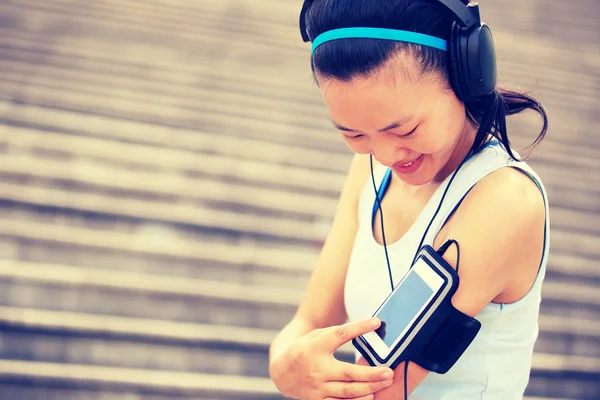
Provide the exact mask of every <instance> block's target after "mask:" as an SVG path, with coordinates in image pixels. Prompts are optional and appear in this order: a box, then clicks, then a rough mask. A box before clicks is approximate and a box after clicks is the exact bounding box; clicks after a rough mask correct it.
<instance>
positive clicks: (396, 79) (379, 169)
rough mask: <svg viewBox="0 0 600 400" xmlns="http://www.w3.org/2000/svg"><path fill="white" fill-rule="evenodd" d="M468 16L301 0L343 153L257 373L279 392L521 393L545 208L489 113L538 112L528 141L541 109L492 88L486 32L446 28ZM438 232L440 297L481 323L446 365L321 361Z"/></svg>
mask: <svg viewBox="0 0 600 400" xmlns="http://www.w3.org/2000/svg"><path fill="white" fill-rule="evenodd" d="M459 8H460V9H459ZM452 10H454V12H452ZM473 16H477V17H478V9H477V7H467V6H466V5H465V4H463V2H460V1H459V0H453V1H433V0H387V1H370V0H344V1H343V2H342V1H335V0H315V1H306V2H305V5H304V7H303V13H302V16H301V26H303V25H304V23H305V24H306V28H307V37H306V39H310V40H311V41H312V42H313V49H314V53H313V55H312V58H311V64H312V69H313V73H314V78H315V81H316V83H317V85H318V87H319V89H320V90H321V93H322V96H323V99H324V102H325V104H326V106H327V109H328V111H329V113H330V116H331V119H332V121H333V123H334V125H335V127H336V128H337V129H338V130H339V132H340V134H341V136H342V140H344V141H345V142H346V144H347V145H348V147H349V148H350V149H351V150H352V151H353V152H354V153H355V154H356V155H355V157H354V160H353V162H352V164H351V167H350V170H349V173H348V177H347V181H346V184H345V187H344V189H343V191H342V194H341V197H340V199H339V205H338V208H337V211H336V214H335V217H334V222H333V225H332V228H331V231H330V233H329V235H328V237H327V240H326V241H325V244H324V246H323V249H322V252H321V255H320V258H319V261H318V263H317V266H316V268H315V270H314V272H313V274H312V277H311V279H310V281H309V284H308V288H307V292H306V295H305V298H304V299H303V301H302V302H301V304H300V306H299V308H298V311H297V313H296V315H295V316H294V318H293V319H292V321H291V322H290V323H289V324H288V325H287V326H286V327H285V328H284V329H283V330H282V331H281V332H280V333H279V335H278V336H277V337H276V339H275V340H274V342H273V343H272V346H271V351H270V356H271V363H270V374H271V377H272V379H273V381H274V382H275V384H276V385H277V387H278V388H279V390H280V391H281V392H282V393H283V394H284V395H286V396H288V397H291V398H296V399H308V400H313V399H315V400H317V399H318V400H321V399H327V400H331V399H373V398H374V399H377V400H384V399H402V398H404V393H405V390H406V392H407V393H408V394H409V395H410V398H411V399H415V400H417V399H427V400H433V399H444V400H459V399H460V400H465V399H486V400H516V399H522V397H523V392H524V390H525V387H526V386H527V382H528V378H529V372H530V368H531V358H532V352H533V346H534V342H535V340H536V338H537V333H538V325H537V320H538V313H539V302H540V292H541V283H542V280H543V278H544V273H545V268H546V259H547V255H548V244H549V243H548V240H549V236H548V234H549V232H548V207H547V204H548V203H547V199H546V193H545V190H544V187H543V185H542V183H541V181H540V180H539V177H538V176H537V175H536V174H535V172H534V171H532V170H531V168H530V167H529V166H527V164H526V163H525V162H523V161H520V160H519V156H518V154H516V153H515V152H514V151H513V150H512V149H511V147H510V142H509V139H508V136H507V127H506V123H505V117H506V116H507V115H512V114H517V113H519V112H521V111H523V110H526V109H532V110H535V111H537V112H538V113H540V115H541V116H542V118H543V129H542V131H541V133H540V135H539V136H538V138H537V140H536V143H537V142H539V141H540V140H541V139H542V138H543V136H544V135H545V132H546V128H547V117H546V113H545V111H544V109H543V107H542V106H541V105H540V104H539V103H538V102H537V101H536V100H535V99H534V98H532V97H530V96H529V95H526V94H521V93H516V92H512V91H508V90H503V89H500V88H497V87H496V86H495V60H494V58H493V57H494V55H493V42H492V39H491V35H490V34H489V30H487V28H486V27H485V26H483V27H482V26H481V24H479V23H477V24H475V25H474V26H471V27H470V28H467V27H463V28H462V29H459V28H460V26H461V25H463V26H469V24H471V25H473V23H474V21H473V18H472V17H473ZM476 22H478V21H476ZM350 27H359V28H361V29H362V28H367V29H362V30H361V31H360V32H358V31H357V30H354V31H353V30H348V29H345V28H350ZM373 28H374V29H373ZM407 31H409V32H416V33H417V34H418V35H412V36H411V34H406V33H405V32H407ZM475 35H479V36H475ZM403 38H404V39H403ZM475 40H479V45H478V46H475V47H476V48H475V49H473V48H472V47H473V46H471V49H470V50H469V45H468V43H471V44H472V43H474V41H475ZM471 51H475V52H476V53H475V54H471V53H469V52H471ZM474 66H475V67H476V68H475V69H473V68H474ZM469 68H471V69H470V70H468V71H465V69H469ZM477 68H479V70H478V69H477ZM478 75H481V76H478ZM371 162H373V164H371V165H370V163H371ZM372 168H373V169H374V170H372ZM371 174H372V175H373V176H371ZM374 186H375V187H376V189H377V190H378V192H379V196H380V197H379V198H380V199H381V198H382V200H381V201H380V202H376V195H375V193H374V190H373V189H374ZM459 205H460V207H459ZM378 206H380V207H378ZM383 210H385V213H383ZM384 227H385V229H383V228H384ZM449 239H453V240H456V242H457V243H459V244H460V270H459V271H460V272H459V276H460V286H459V288H458V291H457V293H456V294H455V296H454V297H453V299H452V303H453V305H454V306H455V307H456V308H457V309H458V310H460V311H462V312H463V313H465V314H467V315H469V316H471V317H475V318H476V319H477V320H479V321H480V322H481V329H480V331H479V333H478V334H477V336H476V337H475V340H474V341H473V342H472V343H471V345H470V346H469V347H468V348H467V350H466V351H465V353H464V354H463V355H462V356H461V357H460V359H459V360H458V361H457V362H456V364H455V365H454V366H453V367H452V368H451V370H450V371H449V372H448V373H446V374H436V373H430V372H428V371H427V370H425V369H424V368H422V367H420V366H418V365H416V364H414V363H409V364H408V365H405V363H403V364H400V366H401V368H396V369H395V370H393V371H392V370H389V369H387V368H383V367H371V366H369V365H368V364H367V363H366V362H365V360H364V359H363V358H362V357H359V354H358V353H357V362H356V365H353V364H348V363H343V362H340V361H337V360H336V359H335V358H334V357H333V355H332V353H333V352H334V351H335V350H336V349H337V348H339V347H340V346H341V345H342V344H344V343H346V342H348V341H350V340H351V339H352V338H354V337H357V336H359V335H361V334H365V333H367V332H370V331H374V330H376V329H377V328H378V327H379V324H380V322H379V321H378V320H376V319H371V318H370V317H371V316H372V315H373V313H374V312H375V310H377V308H378V307H379V305H380V304H381V303H382V302H383V301H384V300H385V299H386V297H387V296H388V295H389V293H390V291H391V286H394V285H396V284H397V283H398V282H399V281H400V279H401V278H402V277H403V276H404V275H405V274H406V272H407V271H408V269H409V268H410V266H411V263H412V261H413V256H414V254H415V251H417V250H418V249H419V247H420V246H421V245H423V244H430V245H432V246H433V247H434V248H436V249H437V248H439V247H440V246H441V245H442V244H443V243H445V242H446V241H447V240H449ZM457 255H458V252H457V250H456V249H455V248H454V247H450V248H449V250H448V251H447V252H446V253H445V254H444V258H445V259H446V260H447V261H448V262H449V263H450V264H451V265H452V266H454V267H456V264H457ZM388 260H389V271H388V263H387V261H388ZM347 321H350V322H347ZM346 322H347V323H346ZM406 366H407V369H405V367H406Z"/></svg>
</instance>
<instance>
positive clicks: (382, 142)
mask: <svg viewBox="0 0 600 400" xmlns="http://www.w3.org/2000/svg"><path fill="white" fill-rule="evenodd" d="M408 153H409V151H408V149H406V148H404V147H398V143H394V141H393V140H389V139H384V138H378V140H372V142H371V155H372V156H373V157H375V159H376V160H377V162H379V163H380V164H382V165H384V166H386V167H391V166H392V164H394V163H395V162H396V161H399V160H402V159H404V158H406V157H407V156H408Z"/></svg>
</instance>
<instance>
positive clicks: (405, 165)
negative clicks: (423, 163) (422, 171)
mask: <svg viewBox="0 0 600 400" xmlns="http://www.w3.org/2000/svg"><path fill="white" fill-rule="evenodd" d="M413 163H414V161H411V162H409V163H408V164H404V165H403V167H410V166H411V165H413Z"/></svg>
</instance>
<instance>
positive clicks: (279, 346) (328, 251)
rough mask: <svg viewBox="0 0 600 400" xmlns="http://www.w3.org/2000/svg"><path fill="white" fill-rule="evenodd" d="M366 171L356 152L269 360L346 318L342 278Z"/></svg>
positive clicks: (344, 276) (366, 159) (363, 159)
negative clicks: (329, 223)
mask: <svg viewBox="0 0 600 400" xmlns="http://www.w3.org/2000/svg"><path fill="white" fill-rule="evenodd" d="M368 173H369V160H368V157H364V156H355V157H354V159H353V161H352V164H351V166H350V171H349V173H348V177H347V179H346V183H345V185H344V188H343V190H342V193H341V195H340V199H339V203H338V208H337V210H336V214H335V216H334V219H333V224H332V227H331V230H330V232H329V234H328V236H327V239H326V240H325V243H324V245H323V249H322V250H321V254H320V256H319V259H318V262H317V265H316V267H315V269H314V271H313V273H312V275H311V278H310V280H309V282H308V286H307V289H306V294H305V296H304V298H303V300H302V301H301V303H300V305H299V307H298V311H297V312H296V315H295V316H294V318H293V319H292V320H291V321H290V323H288V324H287V325H286V326H285V328H283V330H282V331H281V332H280V333H279V334H278V335H277V337H276V338H275V340H274V341H273V343H272V345H271V349H270V356H271V360H273V359H274V358H275V357H277V356H278V355H279V354H280V353H281V352H282V351H283V350H285V349H286V348H287V347H288V346H289V345H290V343H291V342H293V341H294V340H296V339H298V338H300V337H302V336H304V335H306V334H307V333H309V332H311V331H313V330H315V329H319V328H325V327H328V326H332V325H339V324H342V323H344V322H345V321H346V319H347V316H346V312H345V308H344V281H345V279H346V270H347V268H348V262H349V259H350V252H351V250H352V246H353V244H354V238H355V235H356V230H357V228H358V220H357V217H358V216H357V211H358V208H357V207H358V199H359V196H360V193H361V190H362V188H363V186H364V184H365V182H366V179H367V177H368Z"/></svg>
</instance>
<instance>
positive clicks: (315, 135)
mask: <svg viewBox="0 0 600 400" xmlns="http://www.w3.org/2000/svg"><path fill="white" fill-rule="evenodd" d="M0 66H1V67H2V69H3V70H5V73H4V74H3V78H4V79H5V80H6V84H7V85H11V84H12V85H14V84H17V83H18V84H19V85H21V86H23V85H25V86H36V87H37V86H40V87H43V88H44V90H45V91H48V90H50V91H53V92H54V94H55V95H59V93H60V92H78V95H79V96H84V95H85V94H89V93H94V94H97V95H99V96H109V97H118V98H119V102H122V101H125V100H126V99H127V100H128V104H129V105H130V106H129V109H130V110H131V111H132V112H133V113H134V115H138V116H139V115H141V114H140V112H141V111H140V108H143V107H148V105H149V104H152V105H153V106H159V105H160V104H163V105H164V107H165V111H166V110H169V109H173V107H174V105H176V106H177V107H179V108H180V109H181V111H182V112H184V111H185V110H191V109H193V112H194V114H196V115H202V113H206V112H208V113H209V114H207V116H206V118H210V119H211V120H212V121H213V122H216V121H218V120H219V119H220V118H221V116H225V117H227V116H229V115H230V114H232V113H233V114H235V115H237V116H238V118H242V119H244V118H246V119H247V118H256V117H257V116H260V117H261V118H262V119H264V120H265V121H268V123H269V124H271V123H276V122H277V121H279V120H281V117H280V116H282V115H287V116H289V117H286V118H285V121H280V122H279V123H278V124H275V125H273V124H271V125H269V126H267V125H264V124H263V126H261V128H262V129H255V128H257V122H256V121H255V122H254V123H253V124H252V126H253V127H248V126H247V127H246V129H243V130H241V131H239V132H241V133H242V134H243V135H244V136H251V137H257V138H264V137H265V133H267V134H269V133H271V132H272V133H273V135H272V136H273V137H275V140H277V141H282V140H283V141H288V142H293V144H294V145H301V146H306V144H307V143H309V144H311V145H313V146H314V145H316V146H317V147H320V148H323V149H327V150H330V151H335V152H346V151H347V150H346V148H345V146H342V145H341V140H339V138H338V135H336V134H334V133H335V132H334V131H333V130H332V127H331V125H330V123H329V120H328V118H327V117H326V116H325V115H324V114H323V113H324V109H323V106H322V105H320V104H319V105H317V106H318V109H319V110H320V111H319V112H317V111H316V110H314V109H313V108H315V107H314V106H312V105H309V106H305V105H302V104H298V102H294V103H292V104H291V105H286V102H284V101H282V100H280V99H272V97H271V96H269V95H265V96H266V97H264V98H263V97H261V96H260V95H259V94H258V95H257V94H256V93H252V94H240V93H239V91H235V92H233V91H231V92H229V91H224V90H223V89H221V88H218V89H214V91H211V89H207V88H202V90H201V91H199V92H198V93H197V95H196V96H194V97H190V96H191V93H195V92H194V91H192V90H190V89H189V87H187V86H180V89H179V90H178V91H177V90H176V88H177V86H175V85H173V84H172V83H168V84H167V83H165V84H163V85H162V86H160V85H159V86H158V87H159V88H160V91H158V89H153V87H155V86H157V85H158V83H157V82H156V81H151V82H148V81H145V80H141V79H140V78H139V77H138V78H137V81H138V82H139V83H138V84H137V86H136V85H134V84H133V83H132V82H136V79H134V78H127V79H126V80H124V82H123V83H122V84H120V85H118V83H119V82H118V81H119V79H123V78H122V77H121V76H113V75H108V76H107V77H106V78H105V79H104V81H103V80H102V76H103V75H107V74H106V73H103V72H102V70H99V71H90V72H88V71H81V70H79V69H76V70H71V71H70V70H68V69H65V68H63V67H60V68H58V67H52V66H38V65H36V66H35V73H33V70H32V73H31V74H27V70H28V69H31V68H33V67H32V66H31V65H29V64H27V63H18V62H16V61H14V60H1V59H0ZM115 81H116V82H115ZM38 91H39V88H38ZM28 92H33V93H36V91H35V88H31V89H30V90H28ZM21 96H23V93H21ZM60 96H61V98H62V97H67V98H68V94H66V93H62V95H60ZM185 96H187V100H185V99H186V97H185ZM71 97H73V95H71ZM148 97H151V98H152V99H153V100H152V101H150V102H149V101H148ZM205 97H210V98H211V101H210V103H208V102H206V101H205V100H204V98H205ZM35 98H44V96H43V95H36V96H35ZM275 100H276V101H275ZM136 101H137V102H138V103H141V104H142V105H141V106H138V107H136V106H135V102H136ZM269 101H272V102H274V104H273V105H272V106H269V104H268V102H269ZM102 103H105V101H102ZM253 103H260V109H261V110H262V109H264V108H267V109H273V110H276V115H275V116H271V115H269V114H265V113H264V112H260V111H259V110H253V109H252V108H251V107H249V104H253ZM207 107H208V108H209V109H207ZM211 107H212V109H211ZM214 107H221V111H217V110H216V109H214ZM307 107H310V108H308V109H307ZM104 108H106V107H104ZM95 109H98V110H100V109H101V107H99V106H96V107H95ZM107 110H108V109H107ZM203 110H204V111H203ZM274 112H275V111H274ZM240 113H241V114H240ZM307 113H308V114H311V115H315V114H316V115H317V116H318V115H320V114H323V115H322V116H320V117H319V118H317V119H316V121H317V122H315V123H314V126H310V125H307V124H306V123H305V122H302V121H294V120H293V118H296V115H298V114H300V115H304V114H307ZM163 114H164V112H163ZM179 114H181V113H179ZM119 115H121V116H123V114H119ZM229 119H230V118H229ZM155 122H157V121H155ZM231 123H232V121H228V122H224V124H231ZM290 124H293V125H294V128H295V129H293V130H290V129H289V126H290ZM517 124H518V125H519V126H518V127H517V128H518V129H519V127H520V125H521V124H522V123H520V122H518V121H517ZM324 130H329V131H332V134H331V135H324V134H323V131H324ZM239 134H240V133H238V135H239ZM299 137H301V138H302V141H300V142H297V139H298V138H299ZM307 138H309V139H310V140H306V139H307ZM556 139H558V138H557V137H555V136H553V135H549V136H548V138H547V139H546V140H545V141H544V146H543V149H544V151H539V152H536V153H534V154H535V157H534V159H539V160H542V161H544V162H545V164H547V165H548V166H550V167H555V166H556V165H557V164H558V163H567V164H568V165H569V166H570V167H576V168H580V169H585V167H590V166H597V165H598V160H596V159H595V158H593V154H589V156H588V155H587V154H586V153H587V152H588V151H586V149H585V148H584V147H583V146H580V145H579V146H577V145H566V146H567V147H568V148H575V149H573V150H575V151H577V152H578V153H579V156H578V157H568V156H567V154H566V153H565V148H564V146H565V144H564V143H559V142H555V140H556ZM528 141H529V139H527V138H526V141H525V140H523V139H520V138H519V137H517V138H515V142H516V143H517V146H518V147H521V146H526V145H527V144H529V143H528ZM553 141H554V142H553ZM559 160H560V161H559Z"/></svg>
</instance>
